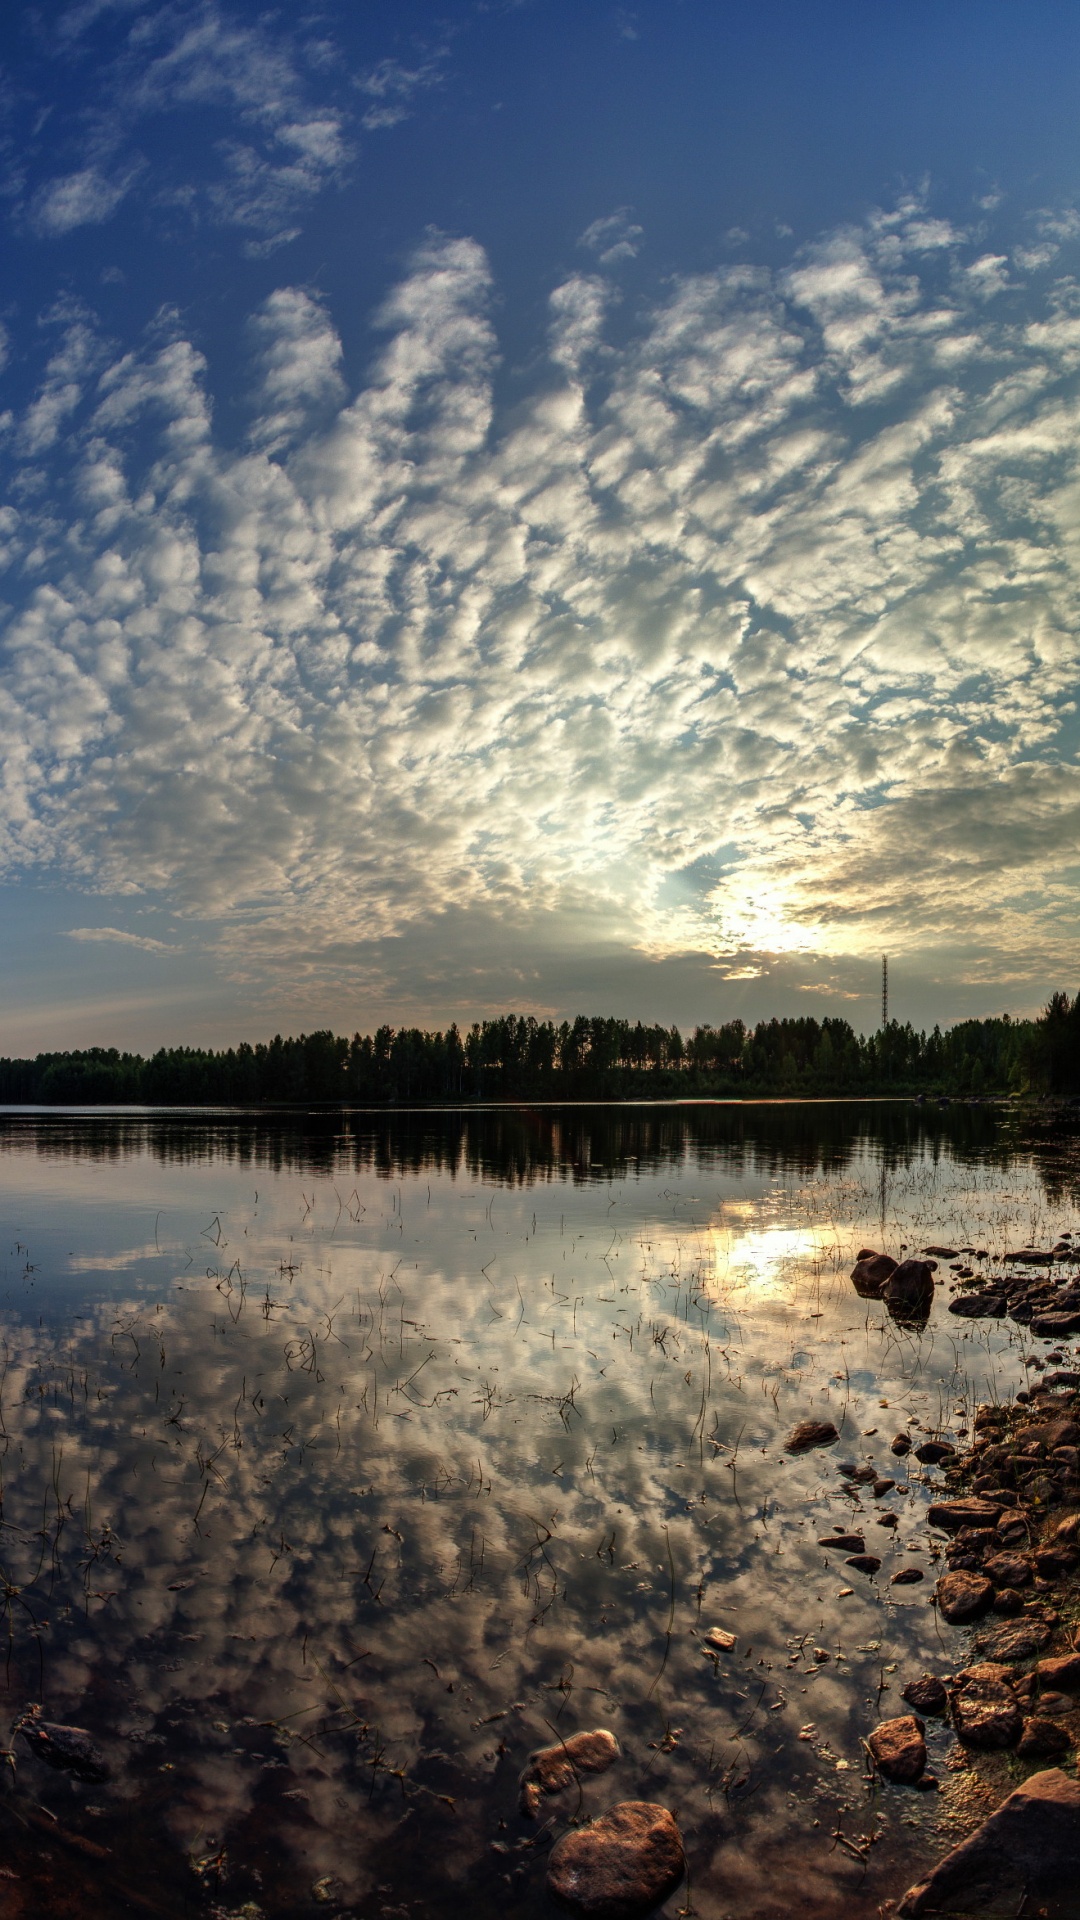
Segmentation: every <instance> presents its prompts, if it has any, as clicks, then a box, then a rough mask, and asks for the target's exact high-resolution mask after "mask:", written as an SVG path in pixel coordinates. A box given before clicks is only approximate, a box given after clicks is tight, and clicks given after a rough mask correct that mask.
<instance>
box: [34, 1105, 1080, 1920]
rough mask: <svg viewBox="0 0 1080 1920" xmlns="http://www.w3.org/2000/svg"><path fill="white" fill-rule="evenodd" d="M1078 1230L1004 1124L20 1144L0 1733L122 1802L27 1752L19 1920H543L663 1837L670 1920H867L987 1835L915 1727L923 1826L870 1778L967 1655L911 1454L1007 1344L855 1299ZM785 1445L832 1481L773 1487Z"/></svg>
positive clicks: (877, 1117)
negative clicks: (947, 1850)
mask: <svg viewBox="0 0 1080 1920" xmlns="http://www.w3.org/2000/svg"><path fill="white" fill-rule="evenodd" d="M1076 1192H1077V1186H1076V1181H1075V1177H1074V1159H1073V1144H1072V1141H1071V1139H1070V1138H1069V1137H1068V1136H1064V1137H1062V1136H1054V1137H1052V1138H1048V1139H1045V1140H1043V1141H1041V1142H1033V1141H1030V1140H1025V1139H1024V1138H1023V1137H1022V1136H1021V1135H1020V1134H1019V1133H1018V1131H1017V1129H1016V1126H1015V1124H1014V1123H1012V1122H1011V1121H1003V1120H1001V1119H1000V1118H999V1117H998V1116H997V1115H996V1114H995V1113H994V1112H992V1111H991V1110H990V1109H987V1108H977V1109H966V1108H964V1109H951V1110H949V1111H947V1112H944V1113H938V1112H936V1111H933V1112H927V1111H925V1110H919V1109H916V1108H913V1107H910V1106H906V1105H899V1104H898V1105H896V1106H888V1105H880V1106H868V1105H863V1106H843V1105H839V1104H829V1103H822V1104H791V1105H784V1104H776V1105H762V1106H756V1107H740V1106H735V1105H727V1106H725V1105H722V1104H720V1105H715V1104H708V1103H703V1104H700V1105H696V1104H690V1105H666V1106H657V1107H633V1108H617V1109H611V1108H607V1109H590V1108H574V1109H562V1110H555V1109H544V1110H537V1111H525V1110H515V1111H506V1110H499V1111H495V1110H492V1111H482V1110H480V1111H469V1112H467V1113H465V1112H460V1113H459V1112H431V1113H414V1114H395V1115H385V1114H380V1115H372V1114H350V1115H331V1116H327V1115H310V1116H301V1117H297V1116H295V1115H293V1116H284V1117H280V1116H278V1117H274V1116H254V1115H247V1116H245V1115H237V1114H192V1115H175V1114H160V1113H159V1114H125V1115H118V1114H31V1113H17V1112H9V1113H8V1114H6V1115H4V1116H2V1117H0V1223H2V1224H0V1250H2V1252H3V1264H2V1271H0V1293H2V1301H3V1336H2V1354H0V1372H2V1392H0V1416H2V1430H0V1449H2V1453H3V1458H2V1490H3V1509H2V1513H3V1524H2V1528H0V1559H2V1570H0V1578H2V1580H3V1582H4V1588H3V1589H0V1591H5V1593H6V1599H5V1611H6V1617H5V1620H4V1621H3V1622H2V1623H0V1636H2V1639H3V1642H4V1652H5V1661H6V1666H5V1668H4V1671H3V1674H2V1676H0V1679H2V1681H3V1686H4V1698H3V1702H2V1703H0V1704H2V1711H3V1713H4V1714H5V1715H6V1720H5V1722H4V1725H5V1726H8V1725H10V1724H11V1721H12V1720H13V1718H14V1716H15V1714H16V1712H17V1711H18V1710H19V1709H20V1708H22V1707H23V1706H25V1705H26V1704H27V1702H29V1701H36V1700H40V1701H42V1702H43V1703H44V1706H45V1710H46V1713H47V1715H48V1717H50V1718H52V1719H56V1720H64V1721H71V1722H74V1723H76V1724H79V1725H82V1726H85V1727H88V1728H90V1729H92V1730H93V1732H94V1734H95V1737H96V1738H97V1739H98V1741H99V1744H100V1746H101V1748H102V1750H103V1751H104V1753H105V1754H106V1756H107V1758H108V1761H109V1764H110V1768H111V1777H110V1779H109V1780H108V1781H107V1782H106V1783H103V1784H98V1785H88V1784H83V1783H79V1782H76V1781H72V1780H70V1779H68V1778H66V1777H64V1776H60V1775H57V1774H53V1773H50V1772H49V1771H48V1770H47V1769H46V1768H44V1767H43V1766H42V1765H41V1764H40V1762H39V1761H37V1760H36V1759H34V1758H32V1757H31V1756H30V1755H29V1754H28V1753H27V1754H20V1755H19V1757H18V1763H17V1776H16V1780H15V1783H14V1785H13V1787H11V1788H9V1790H8V1791H7V1795H6V1810H5V1813H4V1816H3V1817H4V1822H5V1829H4V1831H5V1843H6V1852H5V1862H6V1865H5V1869H4V1871H5V1874H6V1875H12V1874H14V1875H16V1876H17V1877H16V1878H11V1879H5V1894H6V1895H9V1896H10V1898H9V1901H8V1906H7V1907H6V1908H5V1911H10V1912H12V1913H25V1914H27V1915H37V1914H39V1913H50V1914H53V1913H61V1912H64V1913H67V1912H70V1913H71V1914H73V1915H74V1914H80V1915H81V1914H89V1913H94V1914H97V1915H111V1914H113V1913H117V1914H119V1913H127V1912H156V1913H159V1914H162V1915H167V1916H173V1915H180V1914H197V1913H211V1912H213V1913H216V1914H219V1915H240V1914H244V1915H245V1916H247V1917H248V1920H255V1916H256V1915H258V1914H265V1915H267V1916H284V1915H297V1916H300V1915H308V1914H311V1915H315V1914H337V1915H340V1916H345V1915H355V1916H358V1917H359V1916H363V1917H364V1920H368V1917H369V1916H370V1917H371V1920H374V1916H383V1917H384V1920H397V1917H398V1916H406V1915H408V1916H413V1915H415V1916H417V1920H419V1917H420V1916H427V1915H431V1916H434V1915H441V1914H445V1913H448V1912H451V1911H456V1910H457V1908H458V1907H459V1906H460V1905H461V1903H463V1902H465V1903H467V1906H468V1910H469V1912H470V1914H472V1915H476V1916H478V1920H485V1917H486V1916H495V1915H500V1916H501V1915H503V1914H505V1912H506V1911H507V1908H508V1906H509V1907H510V1908H511V1909H512V1910H513V1911H514V1912H515V1913H521V1914H522V1915H527V1916H530V1915H536V1916H540V1915H545V1914H548V1915H549V1914H550V1913H551V1911H552V1910H551V1908H550V1906H549V1902H548V1899H547V1896H546V1894H545V1891H544V1871H545V1862H546V1854H547V1849H548V1847H549V1846H550V1843H551V1841H552V1839H553V1838H555V1837H557V1834H558V1833H559V1832H561V1831H562V1830H563V1828H564V1827H565V1825H566V1823H567V1821H568V1820H569V1819H571V1818H573V1817H579V1816H580V1814H581V1813H582V1812H590V1811H599V1810H600V1809H602V1808H603V1807H605V1806H607V1805H610V1804H612V1803H613V1802H614V1801H616V1800H618V1799H623V1798H647V1799H658V1800H661V1801H663V1802H664V1803H665V1804H667V1805H669V1806H671V1807H672V1808H673V1809H674V1810H675V1811H676V1813H677V1815H678V1818H679V1821H680V1823H681V1826H682V1828H683V1832H684V1835H685V1838H686V1842H687V1851H688V1856H689V1860H690V1865H691V1882H690V1888H689V1892H688V1891H687V1889H686V1888H685V1887H684V1888H683V1889H682V1890H681V1891H680V1893H679V1894H677V1895H676V1896H675V1897H674V1898H673V1899H672V1901H671V1902H670V1903H669V1905H668V1908H667V1909H666V1910H665V1911H666V1912H667V1913H669V1914H670V1915H672V1916H674V1915H675V1914H676V1913H677V1912H679V1911H686V1910H688V1908H690V1907H692V1910H693V1911H694V1912H696V1913H698V1914H701V1915H703V1916H708V1917H709V1920H723V1917H724V1916H728V1915H731V1916H734V1915H736V1914H738V1915H739V1916H740V1920H768V1917H771V1916H774V1915H775V1916H778V1915H781V1914H784V1915H787V1914H788V1913H789V1912H790V1910H791V1898H792V1889H793V1887H796V1886H797V1888H798V1897H799V1905H800V1909H801V1911H802V1912H803V1913H805V1914H806V1915H807V1916H810V1917H811V1920H813V1916H820V1920H833V1917H835V1920H839V1916H840V1915H841V1914H842V1915H844V1916H845V1917H848V1916H850V1917H851V1920H862V1916H866V1917H867V1920H869V1917H870V1916H876V1915H877V1914H878V1912H879V1909H880V1906H881V1903H882V1901H883V1900H885V1899H887V1898H893V1899H895V1898H897V1897H898V1896H899V1894H900V1893H901V1892H902V1891H903V1889H904V1887H905V1886H906V1885H907V1884H908V1882H909V1880H911V1879H913V1878H914V1877H916V1874H917V1871H918V1870H919V1869H920V1868H921V1866H922V1864H923V1863H924V1861H925V1860H927V1859H928V1858H931V1857H936V1855H937V1854H938V1853H939V1852H940V1851H942V1849H943V1847H944V1846H945V1845H946V1844H948V1843H949V1842H950V1841H951V1839H952V1838H953V1837H955V1833H956V1832H957V1831H958V1830H959V1827H958V1825H957V1822H959V1821H962V1819H963V1806H962V1795H958V1794H957V1792H956V1791H955V1790H954V1780H953V1776H952V1775H951V1774H950V1772H949V1771H948V1769H947V1768H946V1767H945V1766H944V1764H943V1763H944V1761H945V1759H946V1757H947V1754H948V1752H949V1749H950V1747H951V1744H952V1743H951V1736H950V1735H948V1733H947V1732H946V1731H945V1730H944V1729H938V1728H936V1727H934V1723H930V1724H931V1732H930V1735H929V1737H930V1743H931V1752H932V1763H933V1764H934V1765H935V1771H937V1772H938V1774H939V1776H940V1778H941V1780H942V1782H943V1787H944V1791H943V1792H942V1793H940V1794H925V1795H917V1794H913V1793H904V1792H903V1791H902V1790H899V1789H885V1790H884V1791H882V1790H880V1789H878V1790H876V1791H872V1790H870V1789H869V1788H868V1786H867V1783H866V1780H865V1778H864V1764H863V1749H862V1747H861V1744H860V1742H861V1739H862V1738H863V1737H864V1736H865V1735H866V1733H867V1732H868V1731H869V1729H870V1728H871V1727H872V1726H873V1724H874V1722H875V1720H876V1719H877V1718H879V1717H881V1716H883V1715H885V1714H888V1713H889V1712H895V1711H901V1710H902V1703H901V1702H900V1700H899V1688H900V1686H901V1685H902V1684H903V1681H904V1679H905V1677H908V1676H909V1675H910V1674H911V1673H915V1672H919V1671H922V1670H923V1668H924V1667H930V1668H933V1669H935V1670H937V1671H943V1670H944V1671H948V1670H950V1669H951V1668H952V1667H953V1666H954V1665H955V1664H958V1663H959V1654H958V1648H959V1646H960V1636H958V1635H956V1634H955V1633H954V1632H953V1631H952V1630H950V1629H944V1630H943V1631H944V1633H945V1634H946V1635H947V1636H948V1638H947V1641H946V1642H943V1641H942V1640H941V1638H940V1637H939V1628H938V1626H937V1622H936V1615H935V1613H934V1612H933V1610H932V1608H931V1607H930V1605H929V1596H930V1593H931V1592H932V1586H933V1578H934V1574H935V1559H936V1553H937V1549H936V1547H935V1546H934V1544H933V1541H932V1538H931V1536H929V1535H928V1533H927V1530H926V1527H925V1509H926V1506H927V1503H928V1500H929V1497H930V1493H931V1487H932V1482H933V1480H934V1478H935V1476H934V1475H933V1474H932V1473H928V1472H926V1471H924V1470H920V1469H918V1468H917V1467H916V1466H915V1465H914V1463H913V1462H912V1463H908V1464H907V1465H904V1464H898V1463H897V1462H896V1460H895V1459H894V1457H893V1455H892V1454H891V1453H890V1451H889V1441H890V1440H891V1438H892V1436H893V1435H894V1434H895V1433H896V1432H897V1431H898V1430H900V1429H904V1428H908V1427H911V1428H912V1430H915V1429H916V1428H918V1429H922V1430H926V1431H932V1432H935V1433H936V1432H939V1431H941V1432H945V1433H947V1434H951V1435H953V1436H956V1435H962V1434H963V1432H964V1430H965V1429H966V1427H967V1426H968V1424H969V1422H970V1418H971V1414H972V1410H973V1406H974V1405H975V1404H976V1403H977V1402H978V1401H979V1400H981V1399H983V1398H985V1397H986V1396H987V1395H988V1394H997V1395H1004V1394H1006V1393H1011V1392H1013V1391H1015V1389H1016V1388H1017V1387H1018V1386H1019V1385H1020V1384H1021V1381H1022V1379H1023V1378H1024V1365H1023V1363H1024V1360H1025V1358H1026V1357H1027V1355H1028V1353H1029V1352H1030V1350H1031V1348H1030V1343H1029V1344H1028V1345H1027V1346H1025V1344H1024V1343H1025V1341H1026V1340H1027V1339H1028V1336H1027V1334H1026V1332H1025V1330H1023V1329H1020V1328H1015V1327H1013V1326H1011V1324H1009V1323H1004V1324H998V1323H992V1322H989V1323H983V1322H974V1323H972V1322H965V1321H962V1320H958V1319H956V1318H955V1317H953V1316H950V1315H949V1314H948V1312H947V1310H946V1307H947V1299H948V1294H947V1291H946V1289H945V1288H944V1287H942V1289H941V1290H940V1295H939V1298H938V1299H937V1300H936V1302H935V1307H934V1311H933V1314H932V1316H931V1318H930V1321H929V1323H928V1325H927V1326H926V1328H925V1329H923V1330H913V1329H905V1328H902V1327H899V1326H897V1325H895V1324H894V1323H893V1322H892V1321H891V1320H890V1319H889V1317H888V1315H887V1314H886V1312H885V1310H884V1308H883V1307H882V1306H881V1305H880V1304H879V1303H877V1302H867V1301H862V1300H859V1299H858V1298H857V1297H856V1295H855V1294H854V1292H853V1289H852V1287H851V1285H850V1282H849V1279H848V1274H849V1271H850V1267H851V1265H852V1261H853V1257H854V1254H855V1253H856V1251H857V1250H858V1249H859V1248H860V1247H862V1246H885V1247H886V1248H888V1249H889V1250H890V1251H892V1252H893V1253H894V1254H896V1253H898V1251H899V1249H900V1247H901V1246H903V1245H906V1246H908V1247H909V1248H910V1249H912V1250H914V1249H916V1248H919V1247H922V1246H925V1245H926V1244H928V1243H931V1242H941V1241H944V1242H945V1243H947V1244H949V1245H952V1246H961V1245H969V1244H970V1245H972V1246H977V1247H979V1248H986V1249H988V1250H989V1251H991V1252H994V1251H997V1252H1001V1251H1004V1249H1005V1247H1006V1246H1007V1245H1015V1244H1017V1242H1020V1243H1024V1242H1030V1243H1037V1242H1040V1241H1043V1242H1045V1240H1046V1236H1047V1235H1048V1234H1049V1235H1050V1236H1052V1237H1053V1236H1056V1235H1058V1234H1059V1233H1060V1232H1061V1231H1063V1230H1065V1229H1071V1230H1076V1229H1077V1227H1078V1226H1080V1212H1078V1208H1077V1205H1076V1200H1075V1198H1074V1196H1075V1194H1076ZM942 1277H944V1274H943V1276H942ZM1040 1344H1041V1346H1042V1347H1045V1344H1046V1343H1035V1345H1036V1346H1037V1347H1038V1346H1040ZM809 1416H816V1417H821V1418H825V1419H831V1420H833V1421H834V1422H835V1424H836V1425H837V1426H838V1427H839V1428H840V1430H841V1436H842V1438H841V1443H840V1446H839V1447H838V1448H833V1449H831V1450H828V1451H823V1452H819V1453H813V1454H809V1455H806V1456H803V1457H802V1458H798V1459H793V1458H791V1457H789V1456H787V1455H785V1453H784V1452H783V1450H782V1446H783V1439H784V1436H785V1435H786V1433H787V1432H788V1430H789V1429H790V1427H791V1425H792V1424H793V1422H794V1421H796V1420H798V1419H801V1418H804V1417H809ZM840 1460H845V1461H848V1462H851V1461H869V1462H873V1463H874V1464H876V1465H877V1466H878V1467H879V1468H880V1470H881V1471H882V1472H883V1473H886V1472H887V1473H888V1474H889V1476H890V1477H894V1478H895V1479H896V1481H897V1485H896V1488H895V1490H894V1491H893V1492H892V1493H891V1494H888V1495H886V1496H885V1497H883V1498H882V1499H880V1500H875V1499H874V1498H873V1497H872V1495H870V1494H869V1493H868V1492H867V1491H866V1490H865V1489H863V1490H862V1491H861V1492H856V1493H852V1492H850V1491H845V1483H844V1481H843V1479H842V1477H841V1476H840V1474H839V1473H838V1471H837V1467H838V1462H839V1461H840ZM883 1512H891V1513H894V1514H895V1515H896V1516H897V1524H896V1526H895V1527H894V1528H892V1529H889V1528H888V1527H886V1526H884V1525H882V1524H881V1518H880V1516H881V1515H882V1513H883ZM837 1523H840V1524H842V1525H844V1526H848V1527H851V1526H858V1527H859V1528H861V1529H862V1530H863V1531H864V1533H865V1536H866V1546H867V1550H868V1551H872V1552H873V1553H874V1554H876V1555H878V1556H880V1558H881V1560H882V1568H881V1571H880V1573H879V1574H878V1575H877V1577H876V1578H875V1579H872V1580H871V1579H867V1577H866V1576H865V1575H863V1574H859V1573H854V1572H853V1571H852V1570H851V1569H850V1568H849V1567H847V1566H846V1565H845V1564H844V1560H843V1557H842V1556H837V1555H836V1554H832V1553H829V1554H827V1553H825V1552H823V1550H822V1549H821V1547H820V1546H819V1545H818V1544H817V1543H818V1540H819V1538H820V1537H821V1536H823V1535H825V1534H826V1533H827V1532H828V1531H829V1530H830V1529H832V1528H833V1527H834V1526H835V1525H836V1524H837ZM904 1566H918V1567H919V1568H921V1569H922V1570H923V1571H924V1574H925V1578H924V1580H923V1582H922V1583H921V1585H914V1586H899V1587H897V1586H892V1585H891V1584H890V1579H891V1575H892V1573H894V1572H895V1571H897V1570H898V1569H899V1568H901V1567H904ZM718 1626H719V1627H723V1628H725V1629H727V1630H728V1631H729V1632H730V1633H732V1634H734V1635H735V1636H736V1645H735V1647H734V1649H733V1650H732V1651H731V1652H730V1653H725V1654H723V1655H721V1656H719V1657H716V1658H714V1657H712V1656H710V1655H709V1654H708V1653H707V1652H706V1651H705V1650H704V1648H703V1641H704V1636H705V1633H706V1632H707V1631H708V1629H710V1628H712V1627H718ZM826 1656H827V1657H826ZM591 1726H607V1727H610V1728H611V1729H612V1730H613V1731H614V1732H615V1733H616V1734H617V1736H618V1738H619V1741H620V1743H621V1747H622V1757H621V1759H620V1760H619V1762H618V1763H617V1765H616V1767H615V1768H614V1769H613V1770H612V1771H611V1772H610V1773H608V1774H605V1775H603V1776H601V1777H598V1778H596V1779H593V1780H590V1781H587V1782H586V1783H585V1784H584V1787H583V1790H582V1796H581V1799H580V1802H579V1797H578V1795H577V1794H576V1793H569V1794H564V1795H562V1796H560V1797H559V1798H553V1799H551V1800H549V1801H548V1802H546V1804H545V1806H544V1807H543V1809H542V1811H541V1813H540V1815H539V1817H538V1819H537V1820H535V1821H532V1822H530V1821H527V1820H525V1819H523V1818H522V1817H521V1816H520V1815H519V1813H518V1808H517V1779H518V1775H519V1773H520V1770H521V1767H522V1764H523V1762H524V1760H525V1756H526V1755H527V1753H528V1752H529V1750H530V1749H531V1748H533V1747H535V1746H537V1745H540V1744H547V1743H549V1742H550V1741H551V1740H553V1739H556V1738H558V1737H559V1735H560V1734H566V1733H569V1732H572V1731H575V1730H577V1729H578V1728H581V1727H591Z"/></svg>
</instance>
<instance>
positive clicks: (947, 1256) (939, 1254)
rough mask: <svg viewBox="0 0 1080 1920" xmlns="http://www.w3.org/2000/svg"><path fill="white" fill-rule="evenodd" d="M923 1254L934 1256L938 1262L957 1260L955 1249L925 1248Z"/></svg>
mask: <svg viewBox="0 0 1080 1920" xmlns="http://www.w3.org/2000/svg"><path fill="white" fill-rule="evenodd" d="M923 1252H924V1253H931V1254H933V1256H934V1258H935V1259H936V1260H955V1259H956V1248H955V1247H924V1248H923Z"/></svg>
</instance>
